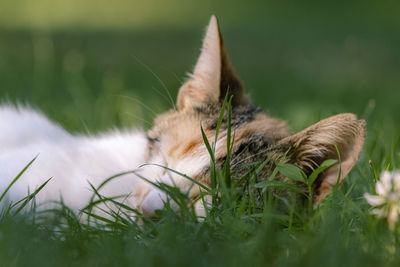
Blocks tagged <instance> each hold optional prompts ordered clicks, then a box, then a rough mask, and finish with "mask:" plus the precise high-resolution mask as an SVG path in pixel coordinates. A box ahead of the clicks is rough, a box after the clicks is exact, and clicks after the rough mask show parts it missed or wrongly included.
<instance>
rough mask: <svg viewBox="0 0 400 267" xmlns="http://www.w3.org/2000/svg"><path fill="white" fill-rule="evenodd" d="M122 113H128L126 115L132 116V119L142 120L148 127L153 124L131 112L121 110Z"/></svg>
mask: <svg viewBox="0 0 400 267" xmlns="http://www.w3.org/2000/svg"><path fill="white" fill-rule="evenodd" d="M123 114H126V115H128V116H130V117H132V118H134V119H136V120H138V121H141V122H144V123H146V124H147V126H149V127H151V126H153V124H152V123H151V122H150V121H148V120H146V119H143V118H141V117H139V116H136V115H134V114H132V113H131V112H128V111H125V112H123Z"/></svg>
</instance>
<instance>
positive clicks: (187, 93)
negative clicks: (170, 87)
mask: <svg viewBox="0 0 400 267" xmlns="http://www.w3.org/2000/svg"><path fill="white" fill-rule="evenodd" d="M226 94H228V96H231V97H233V98H232V123H231V125H232V136H231V137H232V140H233V137H234V143H233V146H232V155H231V158H230V160H231V165H232V171H233V172H232V173H233V177H232V178H233V179H237V178H240V177H241V175H243V173H244V171H245V170H244V169H243V168H242V165H244V163H248V162H252V161H255V160H258V161H260V160H261V161H263V160H265V159H266V158H271V161H270V163H269V164H268V165H267V166H265V168H264V169H263V171H262V172H261V173H260V178H261V179H265V178H266V177H268V175H269V174H270V173H271V170H272V169H273V168H274V167H275V166H276V164H277V161H280V160H281V159H282V156H283V155H284V154H285V155H286V157H285V162H288V163H291V164H294V165H297V166H298V167H300V168H301V169H302V170H303V171H304V172H305V173H306V174H308V175H309V174H310V173H311V172H312V171H313V170H314V169H315V168H317V167H318V166H319V165H320V164H321V163H322V162H323V161H324V160H326V159H330V158H338V157H337V152H336V148H335V146H337V147H338V149H339V150H340V152H341V160H342V162H341V166H339V165H335V166H333V167H330V168H329V169H327V170H326V171H325V172H323V173H321V174H320V175H319V177H318V179H317V181H316V183H315V186H314V191H315V195H314V202H315V203H318V202H320V201H321V200H322V198H323V197H324V196H326V194H328V193H329V191H330V188H331V186H332V185H334V184H336V183H337V179H338V177H340V178H341V180H340V182H341V181H343V179H344V178H345V176H346V175H347V173H348V172H349V171H350V170H351V168H352V167H353V165H354V164H355V162H356V161H357V159H358V156H359V154H360V151H361V149H362V145H363V142H364V121H359V120H357V118H356V116H355V115H353V114H340V115H337V116H333V117H330V118H328V119H325V120H322V121H320V122H318V123H316V124H314V125H312V126H310V127H309V128H307V129H305V130H303V131H301V132H299V133H297V134H291V133H290V132H289V130H288V128H287V126H286V123H285V122H283V121H281V120H278V119H274V118H271V117H269V116H267V115H266V114H264V113H263V112H262V111H261V110H260V109H258V108H255V107H254V106H253V105H252V104H251V103H250V101H249V98H248V97H247V96H246V95H245V94H244V89H243V86H242V84H241V82H240V81H239V79H238V78H237V76H236V74H235V72H234V70H233V67H232V65H231V63H230V61H229V58H228V54H227V51H226V48H225V46H224V44H223V41H222V38H221V34H220V32H219V27H218V23H217V20H216V18H215V17H212V18H211V21H210V24H209V26H208V29H207V33H206V36H205V38H204V43H203V48H202V53H201V55H200V57H199V59H198V61H197V64H196V66H195V69H194V73H193V75H192V76H191V77H190V79H189V80H188V81H186V82H185V83H184V84H183V85H182V87H181V89H180V91H179V95H178V98H177V106H176V109H172V110H170V111H168V112H166V113H163V114H161V115H159V116H158V117H157V118H156V119H155V122H154V126H153V128H152V129H150V130H149V131H148V132H143V131H136V130H134V131H123V132H120V131H113V132H109V133H106V134H103V135H99V136H83V135H71V134H69V133H68V132H66V131H65V130H63V129H62V128H61V127H60V126H58V125H56V124H54V123H53V122H50V121H49V120H48V119H46V118H45V117H44V116H43V115H41V114H40V113H37V112H36V111H33V110H32V109H28V108H19V109H18V108H14V107H11V106H2V107H0V179H1V180H0V190H4V188H5V187H6V186H7V185H8V183H9V182H10V181H11V180H12V178H13V177H15V176H16V175H17V174H18V173H19V171H21V170H22V169H23V167H24V166H25V165H26V164H27V163H28V162H29V161H30V160H32V159H33V158H34V157H35V156H36V155H38V154H39V156H38V157H37V159H36V160H35V161H34V163H33V164H32V166H31V167H30V168H28V170H26V172H25V173H24V174H23V175H22V177H21V179H20V180H19V181H18V182H17V183H16V184H15V186H14V187H13V188H12V189H11V190H10V192H9V199H10V200H12V201H16V200H18V199H19V198H21V197H24V196H25V195H26V193H27V188H28V186H29V188H30V190H31V192H32V190H34V188H35V187H37V186H39V185H40V184H41V183H43V182H44V181H45V180H47V179H48V178H50V177H52V180H51V181H50V182H49V183H48V185H47V186H46V187H45V189H44V190H43V192H40V194H39V196H38V197H37V201H38V202H40V203H43V202H46V201H49V200H55V201H57V200H60V196H61V195H62V198H63V200H64V202H65V203H66V204H67V205H69V206H71V207H72V208H74V209H76V210H77V209H80V208H82V207H83V206H84V205H86V204H88V203H87V202H88V200H89V198H90V196H91V195H92V193H93V192H92V191H91V190H90V187H89V183H88V181H89V182H90V183H91V184H93V185H94V186H95V187H96V186H98V185H99V184H100V183H101V182H102V181H103V180H104V179H106V178H108V177H110V176H112V175H115V174H118V173H121V172H125V171H131V170H135V169H137V168H138V167H139V166H141V165H143V164H146V163H156V164H159V165H161V166H165V167H168V168H170V169H173V170H176V171H178V172H180V173H183V174H186V175H187V176H189V177H192V178H193V179H195V180H196V181H197V182H199V183H202V184H204V185H206V186H210V167H209V166H210V165H209V164H210V155H209V153H208V151H207V149H206V147H205V145H204V142H203V136H202V133H201V130H200V125H201V126H202V127H203V129H204V133H205V135H206V136H207V138H208V140H209V141H210V143H211V142H212V141H213V140H214V139H215V129H216V125H217V121H218V117H219V114H220V110H221V103H222V102H223V99H224V98H225V95H226ZM227 129H228V127H227V121H226V116H225V119H224V121H223V123H222V125H221V129H220V133H219V135H218V140H217V142H216V150H215V157H216V160H217V161H218V162H219V163H223V162H224V161H225V160H227V146H226V140H227V134H228V130H227ZM137 171H138V173H130V174H126V175H123V176H121V177H118V178H117V179H115V181H112V182H110V184H108V185H107V186H105V187H104V188H103V189H102V192H101V193H103V194H104V195H106V196H110V197H111V196H116V195H129V196H128V197H127V198H126V203H128V204H129V205H132V206H134V207H138V208H141V209H142V211H143V212H144V213H146V214H150V215H151V214H153V213H154V211H155V210H156V209H160V208H162V207H163V203H164V201H165V199H166V196H165V193H163V192H162V191H160V190H159V189H157V188H154V187H152V186H150V185H149V183H147V182H145V181H144V180H143V179H141V178H140V177H138V175H137V174H139V176H142V177H145V178H147V179H149V180H150V181H161V182H163V183H167V184H170V185H175V186H177V187H178V188H179V189H180V190H181V191H182V192H187V191H188V192H189V198H190V199H196V198H197V197H198V196H199V193H200V190H201V189H200V187H199V186H197V185H195V186H193V182H192V181H190V180H189V179H187V178H185V177H182V176H181V175H179V174H177V173H176V172H172V171H168V170H167V169H165V168H162V167H159V166H155V165H147V166H145V167H142V168H139V169H138V170H137ZM339 171H341V175H338V174H339ZM276 179H281V180H284V179H285V177H282V176H280V175H279V174H278V175H277V176H276ZM305 190H306V189H305ZM196 205H197V204H196ZM196 208H197V211H198V212H200V213H201V212H202V204H199V205H197V206H196Z"/></svg>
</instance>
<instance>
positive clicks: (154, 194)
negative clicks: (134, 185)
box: [140, 188, 179, 217]
mask: <svg viewBox="0 0 400 267" xmlns="http://www.w3.org/2000/svg"><path fill="white" fill-rule="evenodd" d="M167 201H169V204H170V207H171V208H172V209H173V210H174V211H178V210H179V206H178V205H177V204H176V203H175V201H173V200H172V199H170V198H169V197H168V194H167V193H166V192H164V191H162V190H160V189H158V188H154V189H153V190H151V191H150V192H149V193H148V194H147V196H146V197H145V199H144V200H143V202H142V204H141V205H140V209H141V210H142V214H143V215H144V216H146V217H153V216H154V215H155V212H156V210H161V209H163V208H164V204H165V203H166V202H167Z"/></svg>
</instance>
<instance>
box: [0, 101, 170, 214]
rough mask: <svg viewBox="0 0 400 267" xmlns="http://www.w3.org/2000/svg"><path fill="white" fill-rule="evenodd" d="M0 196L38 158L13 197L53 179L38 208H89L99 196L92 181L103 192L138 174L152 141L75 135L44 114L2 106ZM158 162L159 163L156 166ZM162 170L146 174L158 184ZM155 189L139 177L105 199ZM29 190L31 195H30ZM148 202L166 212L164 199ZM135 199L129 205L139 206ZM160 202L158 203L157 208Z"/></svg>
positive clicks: (127, 135) (121, 134) (116, 134)
mask: <svg viewBox="0 0 400 267" xmlns="http://www.w3.org/2000/svg"><path fill="white" fill-rule="evenodd" d="M0 129H1V131H0V191H1V192H2V191H4V189H5V188H6V187H7V186H8V185H9V184H10V182H11V181H12V179H13V178H14V177H15V176H16V175H17V174H18V173H19V172H20V171H21V170H22V169H23V168H24V167H25V166H26V164H28V162H30V161H31V160H32V159H33V158H34V157H35V156H37V155H38V157H37V159H36V160H35V161H34V162H33V164H32V165H31V166H30V167H29V168H28V169H27V170H26V171H25V173H24V174H23V175H22V177H21V178H20V179H19V180H18V181H17V182H16V184H15V185H14V186H13V187H12V188H11V190H10V191H9V193H8V195H7V196H8V198H9V199H10V200H12V201H14V202H15V201H17V200H19V199H21V198H23V197H25V196H26V195H27V193H28V191H30V192H33V191H34V190H35V188H37V187H38V186H40V185H41V184H42V183H43V182H45V181H46V180H47V179H49V178H52V179H51V181H50V182H49V183H48V184H47V185H46V187H45V188H44V189H43V190H42V192H40V194H38V195H37V197H36V201H37V202H38V203H45V202H49V201H59V200H60V197H62V199H63V201H64V203H65V204H66V205H68V206H69V207H71V208H73V209H75V210H78V209H80V208H83V207H84V206H85V205H87V204H88V203H89V199H90V197H91V196H92V194H93V191H92V190H91V189H90V185H89V183H88V182H90V183H91V184H93V185H94V186H95V187H97V186H98V185H99V184H100V183H102V182H103V181H104V180H105V179H107V178H108V177H111V176H112V175H115V174H118V173H121V172H126V171H132V170H135V169H136V168H138V167H139V166H140V165H142V164H144V163H145V156H146V155H145V154H146V147H147V142H148V141H147V138H146V136H145V133H144V132H143V131H138V130H133V131H117V130H115V131H111V132H109V133H105V134H101V135H97V136H85V135H71V134H70V133H68V132H67V131H65V130H64V129H62V128H61V127H60V126H59V125H57V124H55V123H53V122H51V121H50V120H49V119H47V118H46V117H45V116H44V115H42V114H40V113H39V112H37V111H35V110H33V109H31V108H24V107H19V108H16V107H14V106H11V105H3V106H0ZM153 162H155V163H160V164H162V162H157V160H155V161H153ZM161 173H162V169H161V168H154V167H153V168H149V167H148V168H146V167H144V168H141V169H140V174H141V175H142V176H143V177H146V178H147V179H150V180H152V181H156V180H157V179H160V178H161V177H162V175H161ZM148 187H149V185H148V184H147V183H146V182H144V181H143V180H142V179H140V178H138V177H137V175H135V174H126V175H122V176H121V177H118V178H116V179H115V181H112V182H110V183H109V185H106V186H105V187H104V189H103V190H102V191H101V193H102V194H104V195H105V196H110V197H111V196H119V195H128V194H130V195H131V196H134V195H135V194H136V193H137V191H138V190H141V191H143V190H148ZM28 188H29V190H28ZM160 194H161V195H162V192H161V191H158V190H156V191H155V192H153V193H152V195H153V197H151V198H149V199H154V201H147V202H146V203H147V204H146V203H145V204H146V205H147V206H149V207H148V209H152V210H155V209H160V208H162V204H163V203H162V202H160V199H159V197H156V196H159V195H160ZM163 199H165V196H163ZM136 200H137V199H136V198H134V197H131V198H128V200H127V201H128V202H129V204H131V205H132V206H137V205H138V204H139V203H137V201H136ZM153 202H155V203H153Z"/></svg>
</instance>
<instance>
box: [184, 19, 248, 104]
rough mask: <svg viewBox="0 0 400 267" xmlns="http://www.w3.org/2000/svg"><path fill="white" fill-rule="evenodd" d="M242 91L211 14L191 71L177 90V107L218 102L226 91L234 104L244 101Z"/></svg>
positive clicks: (246, 101) (244, 97)
mask: <svg viewBox="0 0 400 267" xmlns="http://www.w3.org/2000/svg"><path fill="white" fill-rule="evenodd" d="M243 91H244V90H243V85H242V83H241V82H240V80H239V78H238V77H237V75H236V73H235V71H234V69H233V67H232V64H231V62H230V60H229V57H228V53H227V51H226V48H225V46H224V42H223V40H222V36H221V33H220V30H219V26H218V20H217V18H216V17H215V16H212V17H211V20H210V23H209V24H208V27H207V30H206V35H205V37H204V40H203V46H202V49H201V54H200V56H199V58H198V60H197V63H196V66H195V68H194V71H193V74H192V75H191V76H190V78H189V80H188V81H186V82H185V83H184V84H183V85H182V87H181V88H180V90H179V94H178V100H177V108H178V109H180V110H184V109H190V108H196V107H201V106H202V105H204V104H209V103H212V104H215V103H219V102H222V101H223V99H224V98H225V95H226V93H227V92H229V95H230V96H233V98H232V104H233V105H242V104H246V103H248V98H247V96H246V95H244V92H243Z"/></svg>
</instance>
